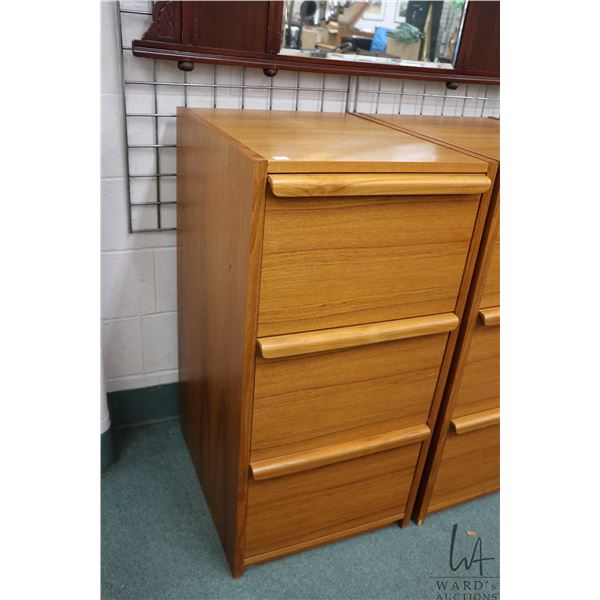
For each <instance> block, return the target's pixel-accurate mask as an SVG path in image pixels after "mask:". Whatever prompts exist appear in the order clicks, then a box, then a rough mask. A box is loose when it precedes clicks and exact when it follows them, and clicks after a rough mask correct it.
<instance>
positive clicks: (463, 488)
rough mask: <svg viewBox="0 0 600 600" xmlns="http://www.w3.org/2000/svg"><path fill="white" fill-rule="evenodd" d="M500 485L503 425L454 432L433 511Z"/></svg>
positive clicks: (446, 447) (448, 442) (437, 484)
mask: <svg viewBox="0 0 600 600" xmlns="http://www.w3.org/2000/svg"><path fill="white" fill-rule="evenodd" d="M498 489H500V426H499V425H494V426H491V427H486V428H485V429H480V430H478V431H473V432H472V433H466V434H464V435H457V434H456V433H453V432H450V433H449V434H448V437H447V439H446V443H445V445H444V451H443V459H442V461H441V465H440V469H439V471H438V473H437V477H436V481H435V485H434V489H433V494H432V496H431V502H430V503H429V512H434V511H437V510H441V509H443V508H447V507H449V506H454V505H455V504H459V503H460V502H466V501H467V500H471V499H473V498H477V497H479V496H483V495H485V494H491V493H492V492H495V491H497V490H498Z"/></svg>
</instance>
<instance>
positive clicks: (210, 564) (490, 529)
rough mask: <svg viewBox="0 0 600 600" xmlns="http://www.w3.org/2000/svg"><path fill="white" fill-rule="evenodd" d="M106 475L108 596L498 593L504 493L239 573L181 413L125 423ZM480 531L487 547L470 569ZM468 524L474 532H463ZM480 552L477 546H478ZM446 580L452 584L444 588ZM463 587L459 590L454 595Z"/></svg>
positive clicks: (485, 597) (489, 596)
mask: <svg viewBox="0 0 600 600" xmlns="http://www.w3.org/2000/svg"><path fill="white" fill-rule="evenodd" d="M120 437H121V439H120V455H119V460H118V462H117V463H116V464H115V465H113V466H112V467H110V469H109V470H108V472H107V473H106V474H105V475H104V477H103V479H102V598H104V599H106V600H108V599H112V598H135V599H144V600H145V599H148V600H150V599H161V600H162V599H167V598H168V599H173V600H183V599H188V598H189V599H192V598H261V599H263V598H264V599H267V598H286V599H294V598H343V599H350V598H361V599H362V598H399V599H400V598H401V599H406V600H421V599H424V600H430V599H431V600H451V599H454V598H458V597H460V598H461V599H463V598H464V599H465V600H476V599H478V600H496V599H497V598H499V591H498V589H499V579H498V578H497V575H498V574H499V496H498V495H497V494H495V495H493V496H488V497H486V498H482V499H479V500H475V501H473V502H470V503H468V504H464V505H462V506H460V507H457V508H454V509H452V510H447V511H445V512H443V513H440V514H437V515H432V516H431V517H429V518H428V519H427V521H426V522H425V524H424V525H422V526H421V527H417V526H416V525H411V526H410V527H408V528H407V529H400V528H398V527H397V526H390V527H386V528H385V529H381V530H379V531H375V532H372V533H368V534H364V535H361V536H358V537H355V538H351V539H349V540H345V541H342V542H338V543H335V544H330V545H328V546H324V547H322V548H317V549H315V550H311V551H308V552H304V553H302V554H299V555H296V556H291V557H288V558H285V559H281V560H277V561H274V562H271V563H268V564H264V565H260V566H256V567H251V568H249V569H247V571H246V573H245V574H244V576H243V577H242V578H241V579H232V577H231V576H230V573H229V569H228V566H227V564H226V561H225V557H224V555H223V552H222V550H221V546H220V544H219V540H218V538H217V534H216V532H215V529H214V527H213V525H212V522H211V520H210V516H209V513H208V509H207V507H206V504H205V502H204V497H203V496H202V492H201V489H200V486H199V484H198V482H197V480H196V476H195V473H194V470H193V467H192V463H191V460H190V458H189V456H188V454H187V451H186V448H185V445H184V442H183V439H182V437H181V434H180V430H179V424H178V423H177V422H175V421H171V422H168V423H163V424H160V425H150V426H146V427H138V428H135V429H129V430H125V431H124V432H122V433H121V436H120ZM455 523H456V524H457V525H458V527H457V534H456V544H455V553H454V566H456V565H457V564H458V563H460V562H461V559H462V558H463V557H465V556H467V557H468V559H469V561H470V560H471V556H472V553H473V548H474V547H475V546H476V545H477V539H478V538H481V548H482V556H483V557H484V558H493V559H494V560H488V561H485V562H484V563H483V569H484V576H483V577H481V575H480V571H479V567H480V564H481V563H478V562H474V563H473V564H472V565H471V568H470V569H469V570H465V566H464V564H465V563H464V561H463V562H462V565H461V566H460V567H459V568H458V569H457V570H456V571H453V570H451V569H450V566H449V553H450V540H451V534H452V528H453V525H454V524H455ZM467 530H469V531H471V532H475V535H471V536H468V535H467V533H466V532H467ZM476 556H477V557H479V556H480V555H479V552H477V554H476ZM444 585H445V586H446V591H444V590H443V586H444ZM456 594H459V595H456Z"/></svg>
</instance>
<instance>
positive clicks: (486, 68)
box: [455, 1, 500, 77]
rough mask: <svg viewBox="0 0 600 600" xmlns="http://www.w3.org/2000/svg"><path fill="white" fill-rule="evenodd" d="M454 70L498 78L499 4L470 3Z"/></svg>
mask: <svg viewBox="0 0 600 600" xmlns="http://www.w3.org/2000/svg"><path fill="white" fill-rule="evenodd" d="M455 68H456V70H457V71H458V72H464V73H474V74H475V73H476V74H478V75H488V76H496V77H500V2H499V1H495V2H489V1H488V2H469V3H468V4H467V12H466V14H465V22H464V26H463V31H462V35H461V40H460V47H459V51H458V56H457V59H456V65H455Z"/></svg>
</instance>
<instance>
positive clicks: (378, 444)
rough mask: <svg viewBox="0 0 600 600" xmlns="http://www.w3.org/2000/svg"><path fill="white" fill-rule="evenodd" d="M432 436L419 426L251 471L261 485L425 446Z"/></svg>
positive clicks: (289, 457) (298, 455)
mask: <svg viewBox="0 0 600 600" xmlns="http://www.w3.org/2000/svg"><path fill="white" fill-rule="evenodd" d="M429 433H430V430H429V427H427V425H415V426H414V427H407V428H406V429H400V430H399V431H391V432H389V433H381V434H378V435H372V436H370V437H366V438H362V439H360V440H354V441H351V442H343V443H341V444H335V445H333V446H326V447H325V448H316V449H315V450H307V451H305V452H296V453H294V454H288V455H286V456H280V457H278V458H269V459H267V460H261V461H258V462H253V463H251V464H250V470H251V471H252V476H253V477H254V479H256V480H258V481H262V480H264V479H273V478H274V477H281V476H283V475H290V474H291V473H298V472H300V471H308V470H310V469H316V468H317V467H323V466H325V465H331V464H334V463H338V462H342V461H345V460H350V459H352V458H359V457H361V456H367V455H369V454H375V453H376V452H383V451H384V450H391V449H392V448H399V447H400V446H407V445H409V444H414V443H417V442H421V441H423V440H425V439H427V438H428V437H429Z"/></svg>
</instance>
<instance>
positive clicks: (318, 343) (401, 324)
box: [257, 313, 458, 358]
mask: <svg viewBox="0 0 600 600" xmlns="http://www.w3.org/2000/svg"><path fill="white" fill-rule="evenodd" d="M457 326H458V317H457V316H456V315H455V314H454V313H444V314H441V315H430V316H427V317H414V318H412V319H400V320H398V321H385V322H383V323H370V324H367V325H355V326H352V327H338V328H334V329H323V330H320V331H307V332H304V333H292V334H289V335H277V336H273V337H264V338H259V339H258V340H257V344H258V349H259V350H260V353H261V355H262V357H263V358H284V357H287V356H300V355H302V354H312V353H314V352H325V351H328V350H341V349H343V348H353V347H356V346H366V345H367V344H379V343H381V342H390V341H395V340H403V339H407V338H413V337H421V336H424V335H433V334H436V333H445V332H448V331H452V330H453V329H456V327H457Z"/></svg>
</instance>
